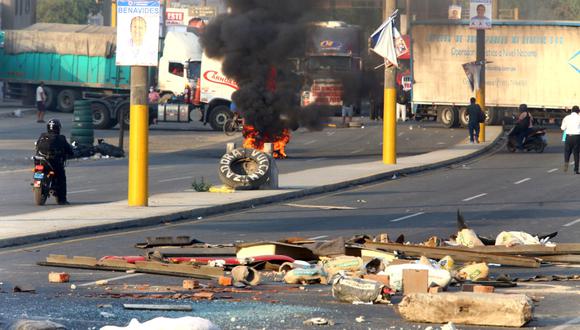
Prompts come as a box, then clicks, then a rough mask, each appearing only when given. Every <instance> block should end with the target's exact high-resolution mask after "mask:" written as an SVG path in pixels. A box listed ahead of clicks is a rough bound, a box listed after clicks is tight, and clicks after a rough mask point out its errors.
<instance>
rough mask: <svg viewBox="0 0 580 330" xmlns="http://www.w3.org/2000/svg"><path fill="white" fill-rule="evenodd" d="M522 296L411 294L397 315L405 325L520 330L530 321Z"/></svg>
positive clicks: (529, 309) (527, 300)
mask: <svg viewBox="0 0 580 330" xmlns="http://www.w3.org/2000/svg"><path fill="white" fill-rule="evenodd" d="M532 304H533V303H532V301H531V300H530V298H528V297H527V296H526V295H522V294H514V295H505V294H498V293H471V292H456V293H449V292H441V293H438V294H428V293H414V294H410V295H407V296H405V297H404V298H403V300H402V301H401V303H400V304H399V306H398V310H399V313H400V314H401V316H402V317H403V318H405V319H406V320H407V321H411V322H421V323H441V324H442V323H448V322H453V323H457V324H471V325H487V326H500V327H522V326H523V325H524V324H526V323H527V322H528V321H530V320H531V319H532V306H533V305H532Z"/></svg>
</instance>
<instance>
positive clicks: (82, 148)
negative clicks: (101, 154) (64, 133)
mask: <svg viewBox="0 0 580 330" xmlns="http://www.w3.org/2000/svg"><path fill="white" fill-rule="evenodd" d="M94 154H95V147H93V146H88V145H86V144H77V143H75V142H73V157H74V158H85V157H91V156H93V155H94Z"/></svg>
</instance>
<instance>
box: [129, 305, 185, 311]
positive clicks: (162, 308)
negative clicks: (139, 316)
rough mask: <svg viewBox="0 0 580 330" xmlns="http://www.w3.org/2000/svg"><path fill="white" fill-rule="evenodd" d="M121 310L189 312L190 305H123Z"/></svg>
mask: <svg viewBox="0 0 580 330" xmlns="http://www.w3.org/2000/svg"><path fill="white" fill-rule="evenodd" d="M123 308H125V309H132V310H148V311H180V312H191V311H192V310H193V307H191V305H153V304H123Z"/></svg>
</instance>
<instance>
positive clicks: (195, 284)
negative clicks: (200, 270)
mask: <svg viewBox="0 0 580 330" xmlns="http://www.w3.org/2000/svg"><path fill="white" fill-rule="evenodd" d="M183 288H184V289H187V290H193V289H197V288H199V281H197V280H183Z"/></svg>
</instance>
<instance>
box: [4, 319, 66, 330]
mask: <svg viewBox="0 0 580 330" xmlns="http://www.w3.org/2000/svg"><path fill="white" fill-rule="evenodd" d="M10 329H15V330H20V329H23V330H24V329H46V330H65V329H66V327H65V326H64V325H62V324H59V323H55V322H52V321H38V320H18V321H16V322H14V323H13V324H12V325H11V326H10Z"/></svg>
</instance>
